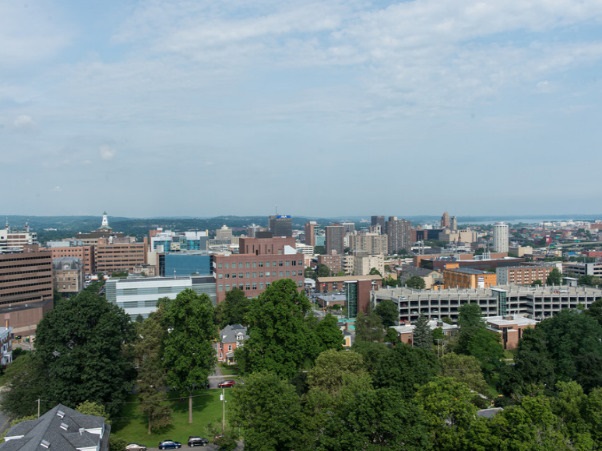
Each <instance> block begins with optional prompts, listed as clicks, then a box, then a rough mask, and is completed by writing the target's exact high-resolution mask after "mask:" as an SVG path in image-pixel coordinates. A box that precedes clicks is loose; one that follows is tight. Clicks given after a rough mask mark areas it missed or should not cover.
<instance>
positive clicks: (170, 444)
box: [159, 440, 182, 449]
mask: <svg viewBox="0 0 602 451" xmlns="http://www.w3.org/2000/svg"><path fill="white" fill-rule="evenodd" d="M181 447H182V444H181V443H180V442H176V441H174V440H163V441H162V442H159V449H178V448H181Z"/></svg>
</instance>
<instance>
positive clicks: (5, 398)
mask: <svg viewBox="0 0 602 451" xmlns="http://www.w3.org/2000/svg"><path fill="white" fill-rule="evenodd" d="M4 378H5V381H6V382H5V384H4V387H5V388H7V389H8V390H6V391H5V392H4V393H3V394H2V398H1V403H2V411H3V412H6V413H7V414H8V415H9V416H10V417H11V418H22V417H28V416H30V415H34V414H35V413H36V411H37V400H38V399H43V405H42V407H43V408H44V410H48V409H49V408H50V407H53V406H51V405H50V404H49V403H47V402H46V399H45V398H46V397H45V396H43V395H45V384H46V378H45V376H44V367H43V365H42V361H41V360H40V358H39V356H38V355H37V354H35V353H32V352H28V353H26V354H24V355H22V356H21V357H19V358H18V359H15V360H14V361H13V363H11V364H10V365H9V366H8V367H6V371H5V375H4Z"/></svg>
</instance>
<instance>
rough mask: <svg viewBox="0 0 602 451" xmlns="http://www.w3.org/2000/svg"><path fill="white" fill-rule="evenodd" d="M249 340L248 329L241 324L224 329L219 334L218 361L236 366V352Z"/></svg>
mask: <svg viewBox="0 0 602 451" xmlns="http://www.w3.org/2000/svg"><path fill="white" fill-rule="evenodd" d="M247 338H249V336H248V335H247V328H246V327H245V326H242V325H240V324H232V325H229V326H226V327H224V328H223V329H222V330H221V331H220V334H219V342H218V343H216V345H217V361H218V362H223V363H227V364H228V365H233V364H235V363H236V362H235V360H234V351H235V350H236V348H238V347H240V346H242V345H243V343H244V341H245V340H246V339H247Z"/></svg>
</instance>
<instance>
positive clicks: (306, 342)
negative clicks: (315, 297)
mask: <svg viewBox="0 0 602 451" xmlns="http://www.w3.org/2000/svg"><path fill="white" fill-rule="evenodd" d="M310 307H311V306H310V303H309V301H308V299H307V297H306V296H305V295H304V294H303V293H299V291H298V290H297V286H296V284H295V282H294V281H292V280H290V279H281V280H277V281H275V282H274V283H273V284H272V285H270V286H269V287H268V288H267V289H266V290H265V291H264V292H263V293H262V294H260V295H259V297H258V298H257V299H256V300H254V301H253V303H252V304H251V308H250V309H249V314H248V316H247V318H248V320H249V327H248V334H249V339H248V340H247V341H246V342H245V346H244V347H241V348H237V349H236V361H237V362H238V365H239V368H240V370H241V372H243V374H250V373H253V372H256V371H262V370H265V371H270V372H273V373H275V374H277V375H278V376H280V377H284V378H292V377H293V376H294V375H295V374H296V373H297V371H298V370H299V369H301V368H303V367H306V366H311V362H313V360H314V359H315V358H316V356H317V355H318V353H319V348H320V343H319V341H318V338H317V337H316V334H315V333H314V332H313V330H312V329H311V328H310V325H309V323H308V320H306V319H305V316H306V314H307V312H308V311H309V310H310Z"/></svg>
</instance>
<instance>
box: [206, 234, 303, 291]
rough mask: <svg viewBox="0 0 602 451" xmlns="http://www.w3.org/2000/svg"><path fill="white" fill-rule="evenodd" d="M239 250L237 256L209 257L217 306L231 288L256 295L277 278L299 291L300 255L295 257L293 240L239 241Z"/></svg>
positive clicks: (301, 287)
mask: <svg viewBox="0 0 602 451" xmlns="http://www.w3.org/2000/svg"><path fill="white" fill-rule="evenodd" d="M239 249H240V251H239V252H240V253H239V254H231V255H214V256H212V266H213V272H214V275H215V283H216V293H217V302H218V303H219V302H222V301H223V300H224V299H225V298H226V293H227V292H228V291H230V290H232V289H233V288H240V289H241V290H243V291H244V292H245V295H246V296H247V297H256V296H259V295H260V294H261V293H263V292H264V290H265V289H266V288H267V287H269V286H270V285H271V284H272V283H273V282H274V281H275V280H279V279H292V280H293V281H295V283H296V284H297V287H298V288H299V290H301V289H303V281H304V276H303V270H304V266H303V254H297V252H296V250H295V239H294V238H290V237H274V238H241V239H240V245H239Z"/></svg>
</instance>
